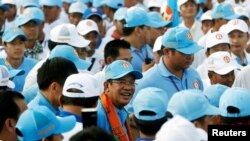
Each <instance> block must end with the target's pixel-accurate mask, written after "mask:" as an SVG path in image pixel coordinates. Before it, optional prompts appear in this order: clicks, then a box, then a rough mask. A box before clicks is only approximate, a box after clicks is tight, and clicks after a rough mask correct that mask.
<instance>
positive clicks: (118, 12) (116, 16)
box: [114, 7, 128, 21]
mask: <svg viewBox="0 0 250 141" xmlns="http://www.w3.org/2000/svg"><path fill="white" fill-rule="evenodd" d="M127 10H128V8H126V7H121V8H119V9H117V10H116V11H115V14H114V20H117V21H121V20H123V19H124V18H125V14H126V12H127Z"/></svg>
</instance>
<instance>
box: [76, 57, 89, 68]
mask: <svg viewBox="0 0 250 141" xmlns="http://www.w3.org/2000/svg"><path fill="white" fill-rule="evenodd" d="M73 62H74V64H75V65H76V68H77V69H80V70H87V69H88V68H89V66H90V65H91V63H90V62H87V61H85V60H82V59H80V58H76V59H75V60H74V61H73Z"/></svg>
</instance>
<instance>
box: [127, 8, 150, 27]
mask: <svg viewBox="0 0 250 141" xmlns="http://www.w3.org/2000/svg"><path fill="white" fill-rule="evenodd" d="M125 21H126V24H125V25H124V27H137V26H143V25H145V26H149V27H153V26H154V23H152V22H151V20H150V19H149V17H148V14H147V11H146V10H145V9H143V8H141V7H135V6H133V7H130V8H129V9H128V10H127V13H126V15H125Z"/></svg>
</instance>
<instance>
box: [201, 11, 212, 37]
mask: <svg viewBox="0 0 250 141" xmlns="http://www.w3.org/2000/svg"><path fill="white" fill-rule="evenodd" d="M211 14H212V11H211V10H208V11H206V12H205V13H203V14H202V16H201V19H200V21H201V30H202V31H203V34H204V35H205V34H207V32H208V31H209V30H210V29H211V27H212V17H211Z"/></svg>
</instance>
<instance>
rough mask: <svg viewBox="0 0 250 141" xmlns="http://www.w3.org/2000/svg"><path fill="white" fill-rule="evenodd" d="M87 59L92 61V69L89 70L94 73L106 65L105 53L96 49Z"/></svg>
mask: <svg viewBox="0 0 250 141" xmlns="http://www.w3.org/2000/svg"><path fill="white" fill-rule="evenodd" d="M86 61H88V62H91V69H90V70H89V71H90V72H91V73H92V74H96V73H97V72H100V71H101V70H102V68H103V66H104V57H103V53H102V52H100V50H97V49H96V50H95V53H94V54H93V55H92V56H91V57H86Z"/></svg>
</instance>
